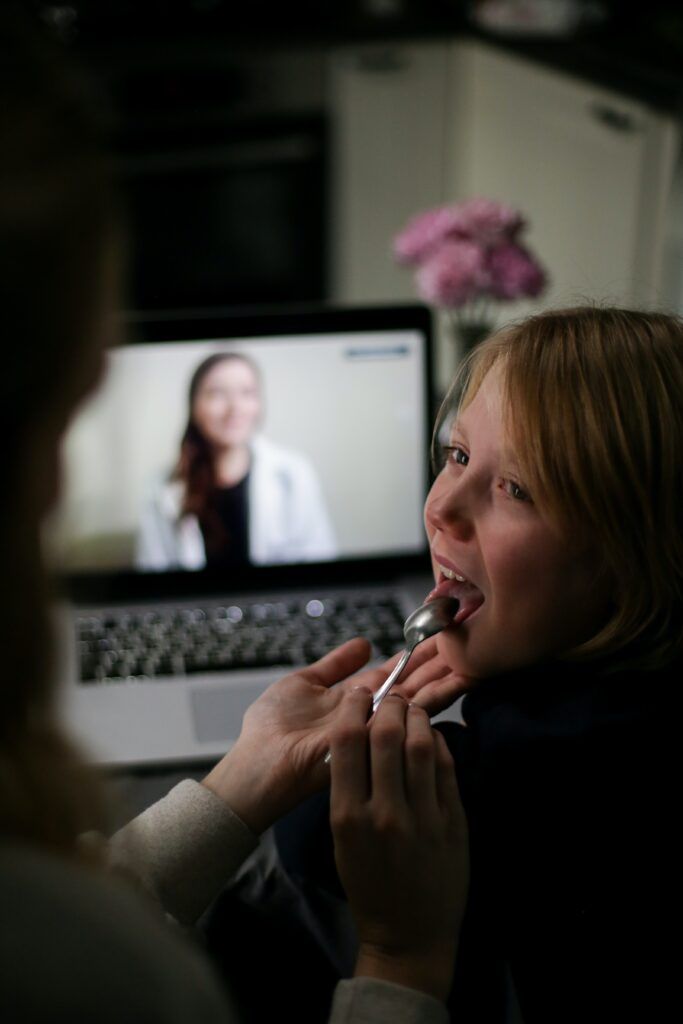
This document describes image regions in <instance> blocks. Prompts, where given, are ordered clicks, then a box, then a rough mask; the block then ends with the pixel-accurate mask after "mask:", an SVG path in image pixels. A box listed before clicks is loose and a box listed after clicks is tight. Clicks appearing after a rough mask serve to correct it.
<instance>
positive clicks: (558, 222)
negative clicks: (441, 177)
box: [448, 43, 677, 313]
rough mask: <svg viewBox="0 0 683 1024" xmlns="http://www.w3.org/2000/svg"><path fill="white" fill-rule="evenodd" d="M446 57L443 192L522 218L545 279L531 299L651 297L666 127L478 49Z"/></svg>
mask: <svg viewBox="0 0 683 1024" xmlns="http://www.w3.org/2000/svg"><path fill="white" fill-rule="evenodd" d="M452 58H453V67H452V70H453V74H452V79H451V91H452V101H453V110H454V112H456V113H457V118H456V119H455V120H454V122H453V124H452V126H451V131H450V135H449V140H450V143H449V156H448V160H449V170H448V178H449V182H450V191H451V192H452V193H453V194H454V195H455V196H457V197H463V196H465V195H485V196H490V197H491V198H496V199H502V200H505V201H507V202H509V203H511V204H513V205H514V206H518V207H519V208H520V209H522V210H523V211H524V212H525V213H526V214H527V215H528V219H529V223H530V230H529V232H528V235H527V238H528V242H529V245H530V246H531V247H533V249H534V250H535V251H536V253H537V255H538V256H539V258H540V259H541V260H542V262H543V263H544V264H545V266H546V268H547V270H548V272H549V274H550V278H551V287H550V289H549V290H548V292H546V294H545V295H544V296H543V298H542V304H543V305H544V306H557V305H570V304H576V303H580V302H582V301H586V300H589V301H593V300H595V301H599V302H603V301H604V302H609V303H615V304H626V305H628V304H634V303H635V304H637V303H643V302H654V303H656V302H657V301H659V300H660V278H661V256H662V248H663V226H664V217H665V207H666V200H667V196H668V192H669V186H670V180H671V175H672V171H673V167H674V163H675V151H676V146H677V130H676V126H675V123H674V122H673V121H672V120H670V119H668V118H666V117H663V116H660V115H658V114H656V113H654V112H653V111H651V110H649V109H648V108H647V107H646V106H644V105H643V104H640V103H637V102H635V101H631V100H626V99H623V98H621V97H620V96H618V95H616V94H613V93H611V92H608V91H605V90H603V89H599V88H597V87H594V86H591V85H587V84H585V83H583V82H581V81H578V80H576V79H574V78H572V77H570V76H567V75H565V74H559V73H557V72H553V71H548V70H546V69H544V68H539V67H538V66H534V65H532V64H529V63H528V62H526V61H523V60H521V59H520V58H517V57H511V56H509V55H507V54H502V53H500V52H499V51H496V50H495V49H492V48H490V47H487V46H486V45H484V44H480V43H464V44H455V45H454V47H453V54H452ZM528 308H531V304H529V307H528ZM525 311H526V310H525V309H524V308H522V306H521V305H520V306H515V307H509V310H508V311H507V312H509V313H523V312H525ZM504 312H506V311H504Z"/></svg>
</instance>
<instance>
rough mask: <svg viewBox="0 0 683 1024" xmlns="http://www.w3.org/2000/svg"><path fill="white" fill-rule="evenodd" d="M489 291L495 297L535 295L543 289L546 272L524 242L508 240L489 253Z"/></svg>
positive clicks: (512, 297) (507, 297)
mask: <svg viewBox="0 0 683 1024" xmlns="http://www.w3.org/2000/svg"><path fill="white" fill-rule="evenodd" d="M487 269H488V273H489V277H490V286H489V287H490V294H491V295H492V297H493V298H495V299H519V298H523V297H526V298H535V297H536V296H537V295H540V293H541V292H542V291H543V288H544V287H545V284H546V275H545V273H544V271H543V269H542V268H541V267H540V266H539V265H538V263H537V262H536V261H535V260H534V259H533V257H532V256H531V254H530V253H529V252H528V251H527V250H526V249H524V248H522V246H521V245H515V244H514V243H506V244H504V245H497V246H495V247H494V248H492V249H490V250H489V252H488V259H487Z"/></svg>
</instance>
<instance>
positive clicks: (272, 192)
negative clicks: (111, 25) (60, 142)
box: [117, 63, 328, 310]
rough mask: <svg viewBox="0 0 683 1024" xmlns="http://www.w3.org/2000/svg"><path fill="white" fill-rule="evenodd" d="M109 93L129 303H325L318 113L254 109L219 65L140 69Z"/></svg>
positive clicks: (243, 79) (322, 125)
mask: <svg viewBox="0 0 683 1024" xmlns="http://www.w3.org/2000/svg"><path fill="white" fill-rule="evenodd" d="M117 86H118V93H119V95H118V100H119V103H118V108H119V110H120V112H121V113H120V120H121V133H120V145H119V147H118V151H119V166H120V172H121V177H122V181H123V184H124V192H125V196H126V199H127V205H128V216H129V221H130V229H131V231H130V236H131V240H132V241H131V247H130V257H129V284H128V295H129V300H128V305H129V306H130V307H132V308H134V309H140V310H150V309H170V308H180V307H182V308H197V307H205V306H230V305H239V306H243V305H251V304H259V305H260V304H271V303H282V302H306V301H317V300H323V299H325V298H326V297H327V264H328V258H327V251H328V244H327V177H328V174H327V165H328V161H327V127H326V119H325V116H324V114H323V112H322V109H317V110H316V109H311V110H301V109H299V110H296V111H287V110H282V109H277V110H268V109H263V105H262V104H261V105H260V107H258V106H256V107H255V105H254V104H253V103H251V104H250V103H249V102H248V100H249V96H248V88H249V85H248V79H247V76H245V75H244V73H243V71H241V70H240V71H235V69H234V68H231V67H230V65H229V63H228V64H227V65H226V67H225V68H222V69H221V70H220V71H216V70H213V71H211V72H207V71H206V70H202V69H199V68H197V67H190V68H189V69H188V68H184V69H182V70H178V69H173V68H171V69H168V68H166V69H165V70H163V71H158V70H157V71H156V72H155V71H154V70H150V69H146V70H145V71H144V73H140V74H138V75H134V74H129V75H127V76H125V77H123V78H120V79H119V81H118V83H117ZM245 98H246V102H245Z"/></svg>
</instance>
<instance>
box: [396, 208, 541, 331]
mask: <svg viewBox="0 0 683 1024" xmlns="http://www.w3.org/2000/svg"><path fill="white" fill-rule="evenodd" d="M525 226H526V222H525V220H524V217H523V216H522V214H521V213H520V212H519V211H518V210H515V209H513V208H512V207H511V206H507V205H505V204H504V203H499V202H496V201H495V200H493V199H482V198H475V199H468V200H466V201H465V202H462V203H452V204H450V205H448V206H439V207H437V208H436V209H433V210H427V211H426V212H424V213H421V214H418V215H417V216H416V217H413V218H412V219H411V220H410V221H409V222H408V224H407V225H406V226H405V228H404V229H403V230H402V231H401V232H399V234H398V235H397V236H396V238H395V239H394V256H395V257H396V259H397V260H398V261H399V263H403V264H405V265H407V266H411V267H414V268H416V272H415V279H416V283H417V290H418V293H419V295H420V297H421V298H422V299H424V300H425V302H428V303H430V304H431V305H435V306H439V307H441V308H443V309H445V310H446V311H448V312H449V314H450V316H451V317H452V320H453V325H454V328H455V331H456V333H457V334H458V335H459V336H460V338H461V341H462V343H463V346H464V348H465V350H467V349H469V348H471V347H472V346H473V345H475V344H476V343H477V342H478V341H480V340H481V339H482V338H483V337H485V336H486V335H487V334H489V333H490V332H491V330H492V327H493V316H492V312H493V311H492V307H493V304H494V303H501V302H512V301H514V300H516V299H521V298H536V297H537V296H538V295H540V294H541V292H542V291H543V289H544V288H545V285H546V283H547V276H546V273H545V271H544V270H543V268H542V267H541V265H540V264H539V263H538V261H537V260H536V259H535V257H534V256H533V255H532V254H531V253H530V252H529V250H528V249H527V248H525V246H523V245H522V244H521V242H520V235H521V234H522V232H523V230H524V228H525Z"/></svg>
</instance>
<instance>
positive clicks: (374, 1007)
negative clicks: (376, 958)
mask: <svg viewBox="0 0 683 1024" xmlns="http://www.w3.org/2000/svg"><path fill="white" fill-rule="evenodd" d="M387 1020H390V1021H392V1022H393V1024H448V1021H449V1015H448V1010H447V1009H446V1006H445V1005H444V1003H441V1002H439V1000H438V999H435V998H434V996H430V995H427V993H426V992H418V991H417V989H414V988H406V987H405V986H403V985H395V984H394V983H393V982H390V981H379V980H377V979H375V978H352V979H350V980H349V981H340V982H339V984H338V985H337V988H336V989H335V993H334V999H333V1001H332V1012H331V1013H330V1019H329V1024H345V1022H346V1021H353V1024H379V1022H380V1021H387Z"/></svg>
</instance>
